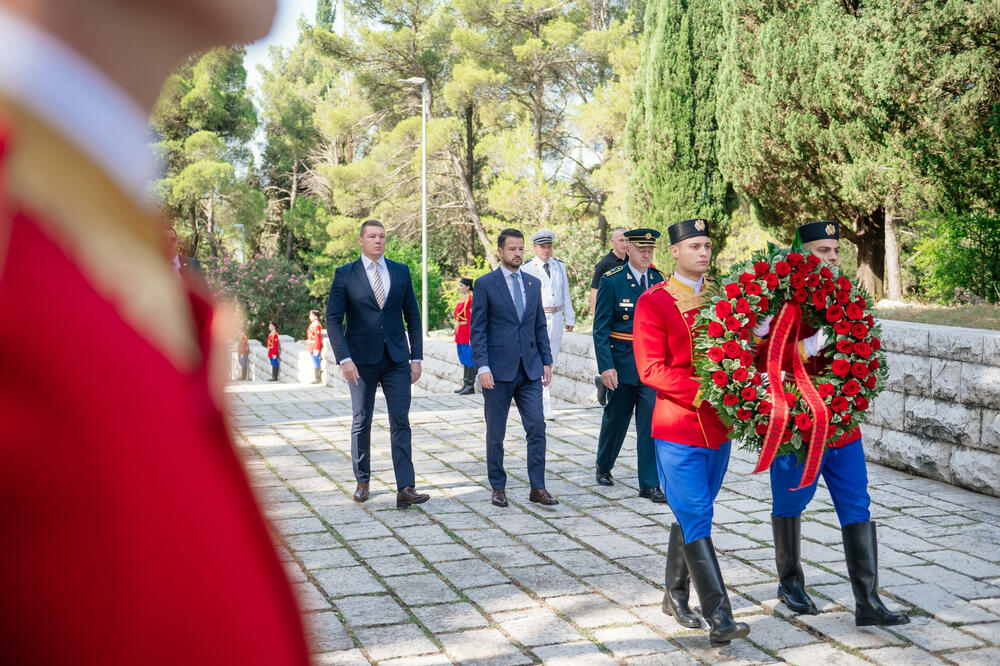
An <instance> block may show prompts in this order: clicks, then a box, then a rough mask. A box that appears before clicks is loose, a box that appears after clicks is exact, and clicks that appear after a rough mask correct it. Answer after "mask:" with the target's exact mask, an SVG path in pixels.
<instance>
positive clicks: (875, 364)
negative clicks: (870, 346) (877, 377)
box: [868, 358, 881, 370]
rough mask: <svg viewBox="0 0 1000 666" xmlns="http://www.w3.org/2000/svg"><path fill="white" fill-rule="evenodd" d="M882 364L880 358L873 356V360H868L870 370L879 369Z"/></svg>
mask: <svg viewBox="0 0 1000 666" xmlns="http://www.w3.org/2000/svg"><path fill="white" fill-rule="evenodd" d="M880 365H881V363H879V361H878V359H877V358H873V359H872V360H871V361H869V362H868V369H869V370H878V367H879V366H880Z"/></svg>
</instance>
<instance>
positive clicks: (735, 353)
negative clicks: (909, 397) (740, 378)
mask: <svg viewBox="0 0 1000 666" xmlns="http://www.w3.org/2000/svg"><path fill="white" fill-rule="evenodd" d="M722 351H724V352H726V356H728V357H729V358H739V357H740V353H741V352H742V351H743V350H742V349H741V348H740V343H738V342H736V340H726V341H725V342H724V343H723V344H722Z"/></svg>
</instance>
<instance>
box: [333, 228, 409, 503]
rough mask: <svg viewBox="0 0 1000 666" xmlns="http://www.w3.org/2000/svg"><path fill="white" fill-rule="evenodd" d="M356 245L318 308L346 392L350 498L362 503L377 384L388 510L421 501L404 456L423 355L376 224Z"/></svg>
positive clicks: (402, 283) (405, 273) (405, 275)
mask: <svg viewBox="0 0 1000 666" xmlns="http://www.w3.org/2000/svg"><path fill="white" fill-rule="evenodd" d="M359 244H360V245H361V258H360V259H358V260H357V261H354V262H352V263H349V264H346V265H344V266H341V267H340V268H338V269H337V271H336V273H334V276H333V285H332V286H331V287H330V298H329V299H328V300H327V303H326V329H327V332H328V334H329V336H330V346H331V347H333V355H334V356H335V357H336V359H337V363H338V364H339V365H340V369H341V371H342V372H343V373H344V379H345V380H346V381H347V386H348V388H349V389H350V391H351V407H352V409H353V415H354V421H353V423H352V424H351V461H352V462H353V464H354V478H355V479H356V480H357V482H358V487H357V490H355V492H354V499H355V501H358V502H364V501H365V500H366V499H368V484H369V479H370V478H371V456H370V450H371V427H372V411H373V409H374V407H375V388H376V387H377V386H378V385H379V384H381V385H382V393H383V394H384V395H385V403H386V407H387V408H388V411H389V440H390V442H391V444H392V468H393V470H394V471H395V473H396V506H397V507H400V508H403V507H408V506H410V505H411V504H420V503H421V502H426V501H427V499H428V495H421V494H418V493H417V492H416V491H415V490H414V484H415V481H414V474H413V461H412V460H411V456H410V385H411V384H413V383H414V382H416V381H417V380H418V379H420V361H421V354H422V352H423V338H422V336H421V334H420V309H419V308H418V307H417V297H416V295H415V294H414V293H413V282H412V281H411V280H410V269H409V268H408V267H407V266H406V265H405V264H399V263H396V262H395V261H388V260H387V259H386V258H385V257H384V256H383V255H384V254H385V228H384V227H383V226H382V223H381V222H379V221H378V220H365V221H364V223H363V224H362V225H361V237H360V239H359ZM345 319H346V322H345ZM404 319H405V320H406V328H405V329H404V328H403V321H404Z"/></svg>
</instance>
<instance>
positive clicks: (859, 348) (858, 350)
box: [854, 341, 872, 358]
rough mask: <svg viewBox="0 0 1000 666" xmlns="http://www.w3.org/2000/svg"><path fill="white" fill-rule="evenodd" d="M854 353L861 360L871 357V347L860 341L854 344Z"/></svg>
mask: <svg viewBox="0 0 1000 666" xmlns="http://www.w3.org/2000/svg"><path fill="white" fill-rule="evenodd" d="M854 353H855V354H857V355H858V356H860V357H861V358H868V357H869V356H871V355H872V346H871V345H870V344H868V343H867V342H864V341H860V342H855V343H854Z"/></svg>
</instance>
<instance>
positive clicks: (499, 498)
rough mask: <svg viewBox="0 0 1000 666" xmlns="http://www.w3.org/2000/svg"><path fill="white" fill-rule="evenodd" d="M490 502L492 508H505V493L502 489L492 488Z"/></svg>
mask: <svg viewBox="0 0 1000 666" xmlns="http://www.w3.org/2000/svg"><path fill="white" fill-rule="evenodd" d="M491 501H492V502H493V506H499V507H504V506H507V491H506V490H504V489H503V488H494V489H493V497H492V499H491Z"/></svg>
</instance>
